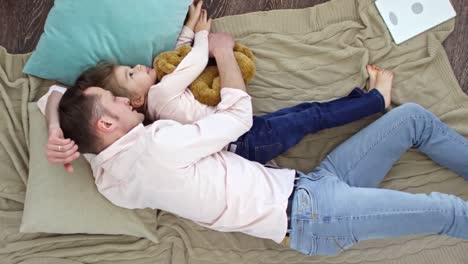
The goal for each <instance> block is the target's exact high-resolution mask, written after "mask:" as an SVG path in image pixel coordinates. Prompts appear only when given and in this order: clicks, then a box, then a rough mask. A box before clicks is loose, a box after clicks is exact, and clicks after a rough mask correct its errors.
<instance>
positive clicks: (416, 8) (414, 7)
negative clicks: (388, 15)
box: [411, 2, 424, 15]
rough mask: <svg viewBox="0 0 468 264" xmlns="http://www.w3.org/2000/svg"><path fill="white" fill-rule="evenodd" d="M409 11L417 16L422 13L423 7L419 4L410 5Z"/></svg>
mask: <svg viewBox="0 0 468 264" xmlns="http://www.w3.org/2000/svg"><path fill="white" fill-rule="evenodd" d="M411 10H413V13H415V14H416V15H419V14H421V13H422V12H423V11H424V6H423V4H421V3H420V2H417V3H414V4H413V5H411Z"/></svg>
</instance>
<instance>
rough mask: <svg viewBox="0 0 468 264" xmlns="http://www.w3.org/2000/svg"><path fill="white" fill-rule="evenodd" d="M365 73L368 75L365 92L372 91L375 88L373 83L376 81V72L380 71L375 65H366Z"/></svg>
mask: <svg viewBox="0 0 468 264" xmlns="http://www.w3.org/2000/svg"><path fill="white" fill-rule="evenodd" d="M366 69H367V73H368V74H369V81H368V82H367V90H369V91H370V90H372V89H374V88H375V81H376V80H377V72H379V71H380V68H379V67H377V65H367V66H366Z"/></svg>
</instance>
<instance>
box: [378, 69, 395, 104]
mask: <svg viewBox="0 0 468 264" xmlns="http://www.w3.org/2000/svg"><path fill="white" fill-rule="evenodd" d="M392 85H393V72H392V71H390V70H380V71H378V72H377V80H376V82H375V89H377V90H378V91H379V92H380V93H381V94H382V96H383V98H384V100H385V109H388V108H389V106H390V102H391V100H392Z"/></svg>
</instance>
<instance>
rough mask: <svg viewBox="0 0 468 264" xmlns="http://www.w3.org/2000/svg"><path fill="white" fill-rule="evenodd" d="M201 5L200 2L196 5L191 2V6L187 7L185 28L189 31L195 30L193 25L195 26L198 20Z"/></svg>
mask: <svg viewBox="0 0 468 264" xmlns="http://www.w3.org/2000/svg"><path fill="white" fill-rule="evenodd" d="M202 4H203V2H202V1H198V3H197V4H196V5H195V4H194V3H193V2H192V4H191V5H190V6H189V15H188V19H187V22H186V23H185V26H186V27H188V28H190V29H191V30H194V29H195V25H196V24H197V22H198V20H199V18H200V14H201V10H202Z"/></svg>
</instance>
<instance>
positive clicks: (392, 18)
mask: <svg viewBox="0 0 468 264" xmlns="http://www.w3.org/2000/svg"><path fill="white" fill-rule="evenodd" d="M388 17H389V18H390V22H392V24H393V25H395V26H396V25H398V17H397V15H396V14H395V13H393V12H390V13H389V14H388Z"/></svg>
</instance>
